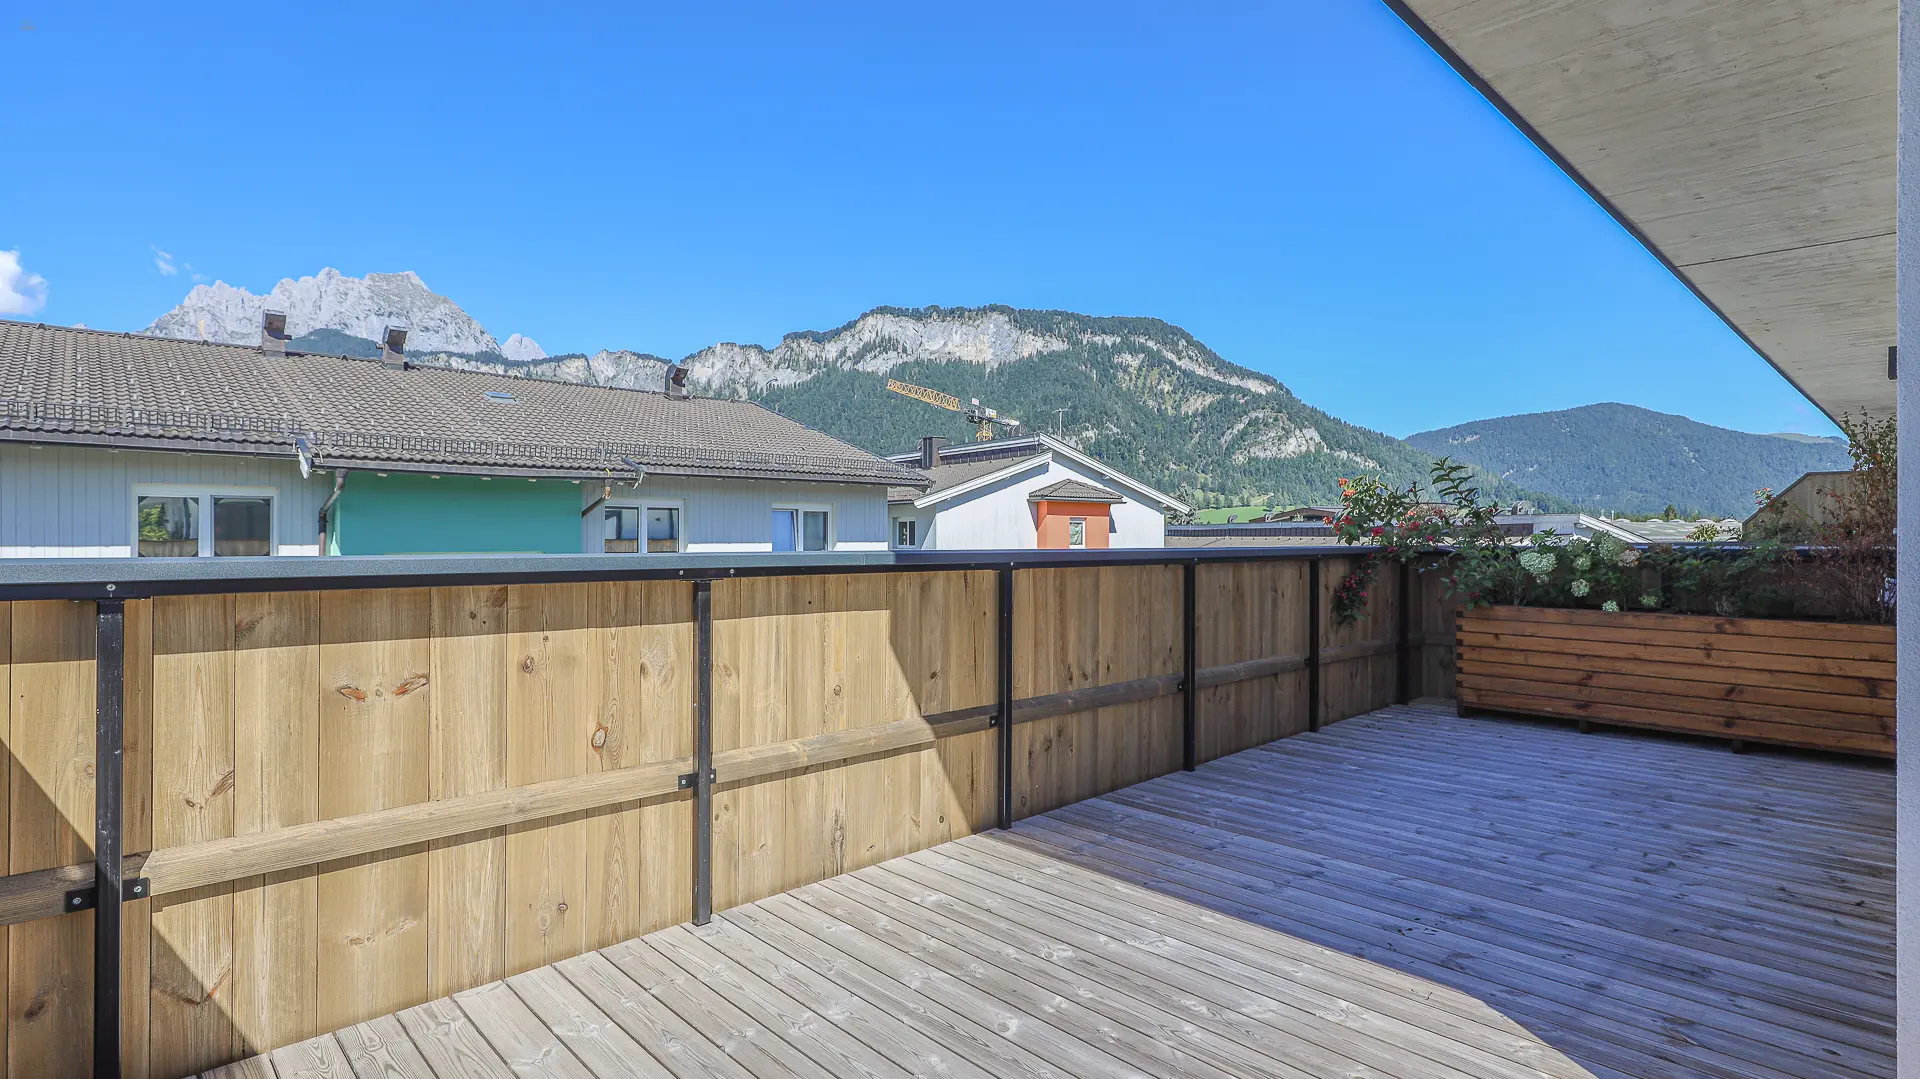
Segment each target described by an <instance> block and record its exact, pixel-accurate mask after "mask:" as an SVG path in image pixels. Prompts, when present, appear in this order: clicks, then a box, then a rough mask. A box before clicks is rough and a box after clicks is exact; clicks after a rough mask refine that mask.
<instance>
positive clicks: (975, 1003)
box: [754, 895, 1146, 1079]
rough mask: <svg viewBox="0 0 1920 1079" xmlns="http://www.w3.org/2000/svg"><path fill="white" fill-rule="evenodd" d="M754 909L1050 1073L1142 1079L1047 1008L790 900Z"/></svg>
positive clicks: (782, 898) (777, 899) (773, 900)
mask: <svg viewBox="0 0 1920 1079" xmlns="http://www.w3.org/2000/svg"><path fill="white" fill-rule="evenodd" d="M754 909H756V910H764V911H767V912H768V913H770V914H775V915H777V916H778V917H779V918H780V920H781V921H783V922H786V923H787V924H789V925H791V926H794V927H796V928H798V929H801V930H803V931H805V932H806V933H808V934H809V935H811V936H813V937H814V938H815V939H816V940H819V941H821V942H822V943H824V944H826V945H827V946H828V947H830V948H832V949H833V950H834V951H835V952H836V953H837V954H840V955H845V956H849V957H851V958H852V959H853V960H854V961H855V962H858V963H863V964H867V965H870V966H871V967H872V968H873V969H874V970H876V971H879V972H881V973H882V974H884V975H885V976H887V977H890V978H893V979H894V980H896V981H898V982H899V983H900V984H902V985H904V986H906V987H908V988H909V989H911V990H913V991H914V992H916V993H918V994H920V995H922V996H924V997H925V998H926V999H927V1000H929V1001H932V1002H934V1003H935V1005H936V1006H938V1007H940V1008H944V1009H947V1010H949V1011H950V1012H951V1014H953V1015H955V1016H958V1017H960V1018H962V1019H964V1020H966V1021H967V1022H969V1023H972V1024H974V1025H976V1026H980V1027H983V1028H985V1029H988V1030H991V1031H992V1032H993V1033H995V1034H997V1035H999V1036H1000V1037H1002V1038H1005V1039H1006V1040H1007V1041H1008V1042H1011V1043H1013V1044H1014V1045H1017V1046H1019V1047H1020V1048H1022V1049H1024V1050H1026V1051H1028V1052H1030V1053H1031V1054H1032V1055H1033V1056H1034V1057H1035V1058H1039V1059H1042V1060H1044V1061H1045V1062H1046V1065H1047V1066H1048V1067H1049V1069H1051V1068H1058V1069H1060V1070H1061V1071H1063V1072H1065V1073H1066V1074H1069V1075H1077V1076H1110V1075H1111V1076H1127V1077H1128V1079H1139V1077H1141V1076H1144V1075H1146V1073H1145V1072H1143V1071H1140V1070H1139V1069H1137V1068H1133V1067H1131V1066H1129V1065H1127V1064H1126V1063H1125V1062H1124V1061H1122V1060H1120V1059H1119V1058H1117V1057H1115V1056H1113V1055H1112V1054H1110V1053H1108V1052H1107V1051H1106V1050H1105V1049H1103V1048H1101V1047H1099V1046H1097V1045H1093V1044H1090V1043H1088V1042H1084V1041H1081V1040H1079V1039H1077V1038H1075V1037H1074V1036H1073V1035H1072V1034H1070V1033H1069V1032H1068V1031H1067V1030H1065V1029H1063V1027H1062V1026H1061V1025H1058V1020H1057V1018H1056V1017H1055V1016H1053V1015H1052V1014H1051V1013H1050V1011H1049V1010H1048V1009H1045V1008H1042V1009H1038V1010H1037V1011H1036V1012H1035V1013H1029V1012H1026V1011H1023V1010H1022V1009H1021V1008H1020V1007H1019V1006H1018V1005H1017V1004H1015V1003H1012V1002H1009V1001H1007V1000H1004V999H1002V998H1001V997H998V996H995V995H994V994H992V993H990V992H987V991H985V990H983V989H982V988H980V987H979V986H978V985H976V984H974V983H973V982H972V981H971V980H970V979H967V978H964V977H962V976H961V975H960V973H957V972H955V971H952V970H948V969H946V968H944V967H941V966H937V965H934V964H929V963H926V962H923V961H921V960H920V958H919V957H917V956H915V955H913V954H912V953H910V952H908V951H906V950H903V949H901V948H898V947H896V946H894V945H893V944H890V943H888V942H886V941H883V940H879V939H877V938H875V937H872V936H869V935H868V934H866V933H864V932H862V931H861V930H860V927H859V926H857V925H854V924H853V923H851V922H847V921H843V920H842V919H840V918H837V917H834V916H833V915H832V914H830V913H828V912H827V911H825V910H822V909H821V908H819V907H817V906H813V905H810V904H808V903H804V902H801V901H800V899H799V898H797V897H795V896H791V895H782V896H774V897H773V898H771V899H769V900H767V901H766V902H764V903H758V904H755V906H754ZM1010 1074H1018V1073H1017V1072H1015V1073H1010ZM1042 1074H1046V1073H1042Z"/></svg>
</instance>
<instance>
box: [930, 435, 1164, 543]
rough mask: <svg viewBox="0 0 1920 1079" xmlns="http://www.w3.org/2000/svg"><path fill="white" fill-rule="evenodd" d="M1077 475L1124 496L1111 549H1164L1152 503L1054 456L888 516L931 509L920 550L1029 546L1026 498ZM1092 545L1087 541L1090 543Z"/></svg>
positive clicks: (1031, 519)
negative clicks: (950, 496) (974, 487)
mask: <svg viewBox="0 0 1920 1079" xmlns="http://www.w3.org/2000/svg"><path fill="white" fill-rule="evenodd" d="M1067 479H1078V480H1084V481H1086V482H1088V483H1095V484H1099V485H1100V486H1102V487H1106V488H1108V489H1109V490H1113V491H1117V492H1118V493H1120V494H1122V495H1125V496H1126V498H1127V500H1126V501H1125V502H1122V503H1119V504H1117V505H1115V506H1114V507H1113V513H1112V516H1111V518H1110V521H1111V522H1112V531H1111V532H1109V533H1108V535H1107V545H1108V546H1110V547H1165V546H1166V545H1167V518H1166V514H1165V512H1163V511H1162V509H1161V507H1160V506H1159V505H1158V504H1157V503H1153V502H1147V501H1144V499H1143V496H1141V495H1140V494H1139V493H1138V492H1136V491H1134V490H1133V489H1132V488H1130V487H1126V486H1123V485H1120V484H1118V483H1117V482H1116V481H1114V480H1113V478H1112V477H1110V476H1106V475H1103V474H1101V473H1098V472H1095V471H1094V470H1092V469H1086V468H1081V467H1080V466H1079V465H1076V464H1074V463H1073V462H1071V461H1067V460H1063V459H1061V458H1060V457H1058V456H1055V457H1053V458H1051V459H1041V460H1037V461H1035V462H1034V463H1033V464H1032V465H1031V466H1030V467H1028V468H1026V469H1024V470H1022V471H1021V472H1019V473H1016V474H1015V475H1013V476H1011V477H1009V478H1007V479H1004V480H1001V481H1000V482H998V483H995V484H993V485H991V486H990V487H986V488H982V489H980V490H977V491H973V492H969V493H968V494H965V495H961V496H960V497H958V498H954V499H951V500H948V501H946V502H941V503H938V504H937V505H935V506H931V507H928V508H927V509H925V510H918V511H916V510H914V509H913V508H912V507H911V506H910V505H903V506H895V507H893V515H894V516H896V517H898V516H904V515H908V514H913V513H932V514H933V515H934V517H933V520H932V523H931V527H928V526H927V525H926V524H924V523H923V525H922V531H923V532H924V536H923V538H922V540H921V543H920V549H921V550H928V551H932V550H940V551H968V550H972V551H996V550H1032V549H1034V548H1035V547H1037V546H1039V533H1038V528H1037V520H1036V516H1035V513H1034V508H1033V504H1032V503H1031V502H1028V501H1027V496H1028V495H1029V494H1030V493H1032V492H1033V491H1036V490H1039V489H1040V488H1042V487H1045V486H1047V485H1048V484H1050V483H1058V482H1060V481H1061V480H1067ZM1090 545H1091V544H1090Z"/></svg>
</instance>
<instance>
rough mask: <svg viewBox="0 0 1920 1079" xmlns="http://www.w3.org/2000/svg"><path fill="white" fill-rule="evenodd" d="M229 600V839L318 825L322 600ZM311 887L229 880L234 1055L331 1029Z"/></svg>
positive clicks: (305, 876) (312, 874)
mask: <svg viewBox="0 0 1920 1079" xmlns="http://www.w3.org/2000/svg"><path fill="white" fill-rule="evenodd" d="M233 603H234V609H233V623H232V625H233V630H232V632H233V659H232V663H233V707H232V717H233V727H234V729H233V746H234V780H233V790H234V803H233V834H235V835H245V834H250V833H257V832H271V831H275V830H277V829H280V828H285V827H288V826H290V825H295V824H305V823H307V822H309V821H315V820H319V819H320V740H321V739H320V595H319V594H318V593H314V592H283V593H270V592H268V593H255V594H249V595H241V596H236V597H234V600H233ZM135 849H138V848H135ZM318 887H319V875H318V873H317V872H316V871H315V870H314V868H313V867H310V866H309V867H304V868H301V869H292V870H286V871H283V872H279V873H272V874H266V875H263V876H259V877H252V878H249V879H247V880H243V881H236V882H234V886H233V922H234V950H235V954H234V972H233V974H234V976H233V980H232V985H233V989H232V994H231V997H232V1007H233V1018H234V1023H235V1025H236V1027H237V1028H238V1030H239V1033H240V1045H239V1047H238V1051H240V1052H243V1053H259V1052H264V1051H265V1050H267V1049H270V1048H272V1047H274V1046H280V1045H289V1044H291V1043H293V1042H298V1041H305V1040H306V1039H308V1038H311V1037H313V1036H314V1035H316V1034H320V1033H323V1032H324V1031H325V1030H326V1029H327V1028H325V1027H323V1026H321V1023H320V995H319V994H320V986H319V976H318V967H319V955H320V941H319V935H318V934H319V922H318V913H319V907H318V903H319V893H318Z"/></svg>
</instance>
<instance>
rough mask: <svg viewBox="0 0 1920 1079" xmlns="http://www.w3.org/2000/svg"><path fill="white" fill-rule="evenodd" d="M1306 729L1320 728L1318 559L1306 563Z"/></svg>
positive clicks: (1314, 729) (1315, 729)
mask: <svg viewBox="0 0 1920 1079" xmlns="http://www.w3.org/2000/svg"><path fill="white" fill-rule="evenodd" d="M1307 729H1308V730H1310V731H1317V730H1319V729H1320V560H1319V559H1318V558H1315V559H1313V560H1311V561H1309V562H1308V563H1307Z"/></svg>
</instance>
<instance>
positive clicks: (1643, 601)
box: [1640, 592, 1660, 607]
mask: <svg viewBox="0 0 1920 1079" xmlns="http://www.w3.org/2000/svg"><path fill="white" fill-rule="evenodd" d="M1640 606H1642V607H1658V606H1660V593H1658V592H1648V593H1647V594H1646V595H1644V596H1641V597H1640Z"/></svg>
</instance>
